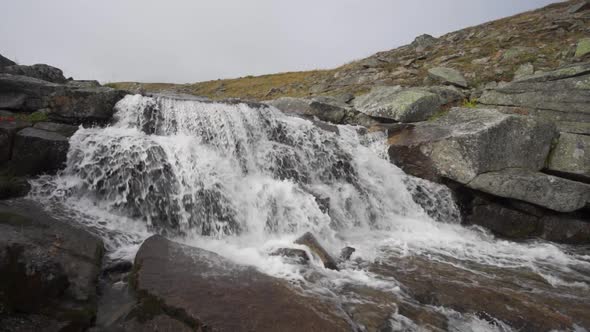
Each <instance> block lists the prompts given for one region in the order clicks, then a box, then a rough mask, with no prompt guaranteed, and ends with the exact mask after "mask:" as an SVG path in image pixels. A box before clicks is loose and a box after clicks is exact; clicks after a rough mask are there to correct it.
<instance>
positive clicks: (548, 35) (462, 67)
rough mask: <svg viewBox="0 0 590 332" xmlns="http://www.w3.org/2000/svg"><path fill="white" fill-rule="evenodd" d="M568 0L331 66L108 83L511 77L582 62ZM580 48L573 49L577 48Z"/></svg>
mask: <svg viewBox="0 0 590 332" xmlns="http://www.w3.org/2000/svg"><path fill="white" fill-rule="evenodd" d="M586 6H588V5H587V4H586V3H580V2H579V1H576V0H572V1H566V2H560V3H556V4H553V5H550V6H547V7H545V8H542V9H538V10H535V11H531V12H527V13H523V14H519V15H516V16H513V17H508V18H504V19H501V20H498V21H494V22H489V23H485V24H482V25H479V26H475V27H470V28H466V29H463V30H460V31H456V32H452V33H449V34H446V35H444V36H441V37H440V38H434V37H431V36H428V35H424V36H420V37H418V38H416V40H415V41H414V42H413V43H412V44H410V45H406V46H402V47H400V48H397V49H393V50H390V51H385V52H380V53H377V54H375V55H373V56H371V57H368V58H366V59H362V60H359V61H354V62H352V63H349V64H346V65H344V66H341V67H339V68H336V69H332V70H320V71H308V72H293V73H281V74H274V75H264V76H257V77H252V76H248V77H242V78H237V79H227V80H215V81H208V82H200V83H195V84H182V85H177V84H164V83H145V84H140V83H132V82H126V83H113V84H112V86H114V87H118V88H123V89H126V90H132V91H148V92H149V91H152V92H160V91H175V92H182V93H188V94H194V95H199V96H205V97H209V98H212V99H223V98H245V99H253V100H266V99H274V98H278V97H284V96H291V97H304V96H311V95H337V94H340V93H343V92H346V93H352V94H354V95H358V94H361V93H363V92H366V91H368V90H369V89H370V88H371V87H373V86H377V85H403V86H421V85H424V84H425V83H426V84H428V83H429V74H428V72H429V69H432V68H434V67H440V66H444V67H449V68H453V69H456V70H459V71H460V72H462V73H463V74H464V76H465V78H466V81H467V83H468V85H469V87H472V88H483V87H484V86H485V85H486V84H487V83H489V82H501V81H511V80H512V79H513V78H514V77H515V76H518V75H524V74H527V73H532V72H534V71H538V70H543V71H547V70H552V69H555V68H558V67H561V66H564V65H568V64H572V63H576V62H579V61H582V60H583V58H584V56H585V54H586V53H587V52H588V51H589V50H588V48H589V47H590V45H589V41H588V40H584V38H585V37H587V36H588V35H589V23H588V22H589V20H590V13H589V12H588V11H585V10H584V9H585V7H586ZM578 47H579V48H578Z"/></svg>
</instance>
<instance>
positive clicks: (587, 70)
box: [479, 64, 590, 122]
mask: <svg viewBox="0 0 590 332" xmlns="http://www.w3.org/2000/svg"><path fill="white" fill-rule="evenodd" d="M479 102H480V103H482V104H485V105H496V106H512V107H523V108H531V109H538V110H543V111H545V112H547V111H553V112H554V113H557V114H555V115H554V116H553V117H554V118H556V119H558V118H562V119H563V120H566V121H568V120H569V119H572V120H573V119H574V117H573V116H572V115H568V113H574V114H576V115H577V118H579V119H581V120H584V121H586V122H590V65H588V64H582V65H575V66H570V67H564V68H560V69H557V70H555V71H551V72H546V73H543V72H541V73H535V74H534V75H531V76H526V77H523V78H519V79H518V80H517V81H514V82H512V83H509V84H507V85H504V86H502V87H500V88H497V89H493V90H487V91H485V92H484V93H483V95H482V96H481V98H480V99H479ZM559 113H564V115H562V116H559ZM576 121H577V120H576Z"/></svg>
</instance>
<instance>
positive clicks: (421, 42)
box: [411, 34, 438, 49]
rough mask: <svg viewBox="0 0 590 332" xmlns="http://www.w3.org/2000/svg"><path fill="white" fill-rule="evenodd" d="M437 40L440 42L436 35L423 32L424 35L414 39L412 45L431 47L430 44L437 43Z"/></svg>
mask: <svg viewBox="0 0 590 332" xmlns="http://www.w3.org/2000/svg"><path fill="white" fill-rule="evenodd" d="M437 42H438V39H436V38H435V37H433V36H431V35H429V34H423V35H420V36H418V37H416V38H415V39H414V41H413V42H412V44H411V46H413V47H416V48H422V49H424V48H426V47H430V46H433V45H435V44H436V43H437Z"/></svg>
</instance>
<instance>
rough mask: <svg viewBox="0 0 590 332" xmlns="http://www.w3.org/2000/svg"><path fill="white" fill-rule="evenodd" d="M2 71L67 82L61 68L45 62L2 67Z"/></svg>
mask: <svg viewBox="0 0 590 332" xmlns="http://www.w3.org/2000/svg"><path fill="white" fill-rule="evenodd" d="M0 73H5V74H12V75H22V76H28V77H34V78H38V79H40V80H43V81H47V82H52V83H65V82H66V78H65V77H64V74H63V72H62V71H61V69H59V68H55V67H52V66H49V65H45V64H37V65H32V66H24V65H13V66H7V67H3V68H0Z"/></svg>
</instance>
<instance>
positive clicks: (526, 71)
mask: <svg viewBox="0 0 590 332" xmlns="http://www.w3.org/2000/svg"><path fill="white" fill-rule="evenodd" d="M534 73H535V67H534V66H533V64H532V63H530V62H527V63H524V64H522V65H520V66H519V67H518V69H516V71H515V72H514V79H519V78H522V77H526V76H530V75H533V74H534Z"/></svg>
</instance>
